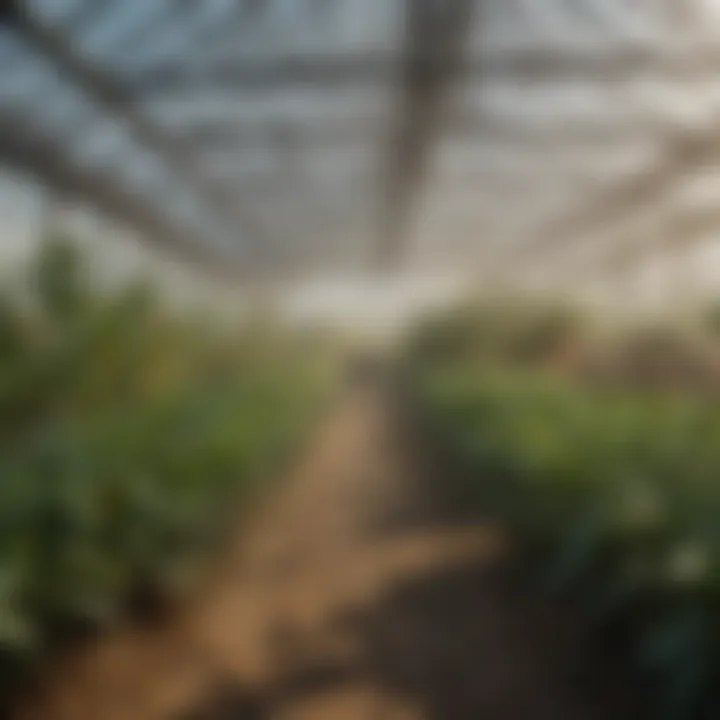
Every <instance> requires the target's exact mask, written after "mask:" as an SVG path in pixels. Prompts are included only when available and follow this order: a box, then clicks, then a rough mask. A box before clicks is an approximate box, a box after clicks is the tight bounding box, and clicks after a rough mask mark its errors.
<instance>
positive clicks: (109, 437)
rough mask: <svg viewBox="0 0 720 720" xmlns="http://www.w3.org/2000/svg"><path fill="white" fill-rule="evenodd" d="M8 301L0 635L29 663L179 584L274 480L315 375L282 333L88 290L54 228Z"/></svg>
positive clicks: (5, 650) (76, 260)
mask: <svg viewBox="0 0 720 720" xmlns="http://www.w3.org/2000/svg"><path fill="white" fill-rule="evenodd" d="M25 286H26V291H25V292H24V293H22V295H21V296H18V297H15V296H14V297H5V298H4V299H3V300H2V301H1V302H0V651H1V653H2V657H3V658H4V659H5V665H4V667H5V670H7V673H6V672H5V671H4V670H0V672H3V673H4V674H6V675H7V676H8V677H10V671H11V670H13V671H14V670H15V669H17V668H18V667H20V666H23V665H32V664H33V663H35V662H36V661H37V660H38V659H39V658H40V657H42V654H43V653H44V652H45V651H46V650H47V649H48V647H49V645H51V644H52V643H53V642H54V641H55V639H56V637H57V636H60V635H64V634H65V633H66V632H67V630H68V629H69V628H76V627H95V626H97V625H102V624H106V623H111V622H114V621H115V620H117V619H118V618H119V617H122V614H123V613H124V612H125V610H126V608H127V606H128V604H129V603H130V602H131V601H132V600H133V598H136V597H138V596H140V595H143V594H151V593H154V592H163V593H165V592H175V591H178V590H179V589H180V588H181V587H183V586H184V584H185V583H186V582H187V578H188V576H189V570H190V569H192V568H194V567H195V565H196V562H197V560H198V559H199V558H201V557H202V556H203V555H204V554H205V552H206V551H207V550H208V549H209V548H210V547H212V546H213V545H214V543H215V542H216V541H217V539H218V535H219V534H220V533H221V532H222V531H223V529H226V528H227V527H228V525H229V524H230V523H231V522H232V521H233V519H235V518H237V516H238V513H239V512H241V511H242V508H243V506H244V505H245V504H246V503H247V500H248V498H249V497H250V496H251V494H252V493H254V492H255V491H256V490H257V489H258V488H259V486H260V485H262V484H266V483H267V482H268V480H269V478H270V476H271V474H272V471H273V470H274V469H276V466H277V463H278V461H279V459H280V458H282V457H283V456H284V455H285V454H286V453H287V451H288V450H289V449H290V447H291V445H292V443H293V442H294V441H296V440H297V438H298V436H299V433H300V431H301V430H302V428H303V426H304V425H305V423H307V421H308V420H309V417H310V413H311V412H312V410H313V408H315V407H316V406H317V403H318V400H319V397H320V395H321V389H322V387H323V384H324V373H323V369H322V367H321V365H320V363H319V362H318V361H317V358H316V354H314V353H312V352H310V351H309V350H308V348H307V347H305V348H303V347H302V343H300V342H299V341H298V340H297V339H296V338H292V337H290V336H289V334H288V333H280V332H273V331H272V330H270V329H269V328H267V327H258V328H248V329H245V330H243V331H239V330H228V329H227V328H225V329H221V328H219V327H214V326H213V325H212V323H208V322H207V321H205V320H203V321H202V322H200V321H199V320H198V321H191V320H190V319H187V318H185V319H182V318H177V317H172V316H170V315H169V314H168V313H167V312H163V311H162V310H161V309H160V306H159V304H158V302H157V301H156V300H155V299H154V297H153V292H152V289H151V288H150V287H149V286H146V285H140V284H135V285H133V286H130V287H126V288H124V289H122V290H119V291H117V292H114V293H107V292H106V293H104V294H101V293H99V292H98V291H97V290H95V289H93V287H92V286H91V284H90V282H89V277H88V273H87V272H86V271H85V269H84V267H83V264H82V258H81V257H79V256H78V255H77V253H76V252H75V251H74V250H73V249H72V246H71V245H70V244H67V243H63V242H52V243H49V244H47V245H46V246H45V247H44V249H43V251H42V252H41V254H40V256H39V257H38V258H37V259H36V260H35V261H34V263H33V264H32V266H31V267H30V268H29V269H28V276H27V283H26V284H25Z"/></svg>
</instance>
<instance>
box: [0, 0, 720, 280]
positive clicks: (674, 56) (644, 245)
mask: <svg viewBox="0 0 720 720" xmlns="http://www.w3.org/2000/svg"><path fill="white" fill-rule="evenodd" d="M680 5H681V4H679V3H676V2H650V1H648V2H645V3H637V2H635V3H630V2H627V1H626V0H584V2H575V1H574V0H573V1H571V2H568V1H567V0H455V1H454V2H437V1H434V0H363V1H362V2H360V1H359V0H202V1H200V0H26V1H25V2H23V1H22V0H4V2H2V3H0V19H1V23H2V26H1V27H2V29H1V30H0V68H1V72H0V163H2V164H3V165H5V166H8V167H11V168H14V169H16V170H18V171H20V172H21V173H23V174H28V175H30V176H32V177H33V178H34V180H35V181H37V182H38V183H39V184H40V185H42V186H43V187H47V188H49V189H50V190H51V191H52V192H53V194H54V195H55V196H57V197H59V198H61V199H62V200H67V201H71V202H73V203H76V202H77V203H82V204H84V205H87V206H88V207H90V208H92V209H93V210H94V211H99V212H101V213H102V214H103V215H106V216H108V217H110V218H112V219H113V220H115V221H117V222H119V223H120V224H122V225H127V226H131V227H132V228H133V229H134V230H135V231H136V232H138V233H139V234H140V235H141V236H142V237H143V238H144V239H145V240H147V241H148V242H155V243H161V244H163V245H165V246H167V247H168V248H169V249H171V250H172V251H174V252H178V253H182V254H184V255H188V256H190V257H196V258H201V259H202V260H203V261H206V262H208V263H209V264H211V265H214V266H216V267H218V268H221V269H230V270H232V271H236V270H249V271H251V272H253V273H257V272H261V271H270V272H277V273H282V272H286V271H296V270H297V269H298V268H303V267H316V266H319V265H323V266H329V267H332V266H344V267H347V266H352V265H356V266H357V265H362V266H388V267H389V266H397V265H399V264H404V265H406V266H407V267H413V266H414V265H421V264H425V265H430V266H432V265H433V264H434V263H450V264H452V263H456V264H460V265H467V264H468V263H470V264H477V265H478V266H482V267H484V268H486V269H487V268H491V270H492V272H493V273H501V272H512V273H515V274H520V273H521V269H522V267H525V266H527V261H528V260H529V259H532V261H533V263H532V265H533V267H536V266H537V262H538V261H539V260H540V259H543V262H545V264H546V265H547V267H549V268H557V267H558V262H559V261H562V267H563V268H565V267H566V266H567V263H577V265H578V267H579V268H582V269H583V271H584V270H586V269H588V270H590V271H592V272H596V271H600V270H602V271H605V270H612V271H615V270H616V269H618V268H622V267H625V266H626V265H628V264H631V263H635V262H637V261H639V260H641V259H643V258H644V257H646V256H647V252H648V250H651V251H653V252H655V251H657V250H658V248H660V247H662V248H670V247H673V246H675V245H676V244H677V243H678V242H679V241H680V240H682V241H683V242H686V241H694V240H699V239H702V238H703V237H706V236H707V235H708V234H710V233H713V232H714V231H715V229H716V226H717V225H718V220H719V219H720V218H718V217H717V215H718V211H717V207H718V203H717V198H716V197H714V196H713V192H712V188H713V183H712V182H709V183H708V182H707V181H708V180H710V181H712V180H713V178H712V174H711V173H708V167H710V168H711V169H712V166H713V165H714V164H716V160H717V159H718V158H717V157H716V156H717V153H718V152H719V151H720V148H718V147H716V145H717V144H716V132H717V130H718V129H720V116H719V111H720V84H718V83H716V82H715V73H716V70H717V69H718V68H720V47H718V44H717V38H718V37H720V23H718V22H715V21H716V20H717V19H718V17H719V16H720V13H718V12H717V5H720V3H711V2H709V0H705V2H702V3H701V2H700V1H699V0H697V1H696V2H695V3H694V4H693V3H684V4H682V5H681V7H680ZM708 188H710V191H709V192H708V191H707V190H708ZM701 190H702V191H701ZM715 193H716V194H717V189H715ZM571 249H572V251H573V252H572V253H571V252H570V250H571ZM563 272H567V270H563Z"/></svg>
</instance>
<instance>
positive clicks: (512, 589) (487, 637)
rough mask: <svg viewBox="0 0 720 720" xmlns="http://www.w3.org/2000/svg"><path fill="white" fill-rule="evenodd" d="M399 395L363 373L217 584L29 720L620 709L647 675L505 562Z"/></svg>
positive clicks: (121, 640)
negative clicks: (586, 633)
mask: <svg viewBox="0 0 720 720" xmlns="http://www.w3.org/2000/svg"><path fill="white" fill-rule="evenodd" d="M445 474H446V473H444V471H443V468H442V467H440V466H439V465H438V463H437V462H433V461H432V460H431V458H430V455H429V453H428V452H427V450H426V448H425V447H424V446H423V443H421V442H419V441H418V439H417V436H416V434H415V432H414V431H413V429H412V428H411V427H410V423H409V422H408V421H407V420H406V419H405V418H404V414H403V413H402V412H400V410H399V408H398V406H397V403H396V401H395V400H394V399H393V394H392V393H391V392H389V391H388V390H387V389H385V388H383V387H380V386H379V385H378V384H375V385H372V386H371V387H363V388H353V389H349V390H348V391H347V392H346V393H345V395H344V396H343V397H342V398H341V399H340V401H339V402H338V405H337V407H336V409H335V410H333V411H332V412H331V413H329V415H328V417H327V418H326V420H325V421H324V422H322V423H321V426H320V427H319V428H318V429H317V432H316V433H315V435H314V437H313V438H311V441H310V442H309V444H308V447H307V449H306V452H305V453H304V454H303V456H302V457H301V458H300V460H299V461H298V463H297V465H296V467H295V468H294V469H293V470H292V471H291V472H290V477H288V478H287V479H286V482H285V483H284V484H282V485H281V487H280V489H279V490H278V492H277V494H276V496H275V497H274V498H273V499H272V500H271V501H270V502H269V503H267V504H266V506H265V507H264V508H263V509H262V510H261V511H260V512H259V513H258V516H257V517H255V518H254V519H253V520H252V522H251V526H250V527H247V524H246V526H245V527H244V528H243V530H242V531H241V532H239V533H238V536H237V538H236V539H235V541H234V542H233V546H232V547H231V548H230V549H229V552H228V554H227V558H226V559H224V560H223V562H222V563H221V567H220V568H219V569H218V572H217V573H216V574H215V575H214V579H213V581H212V583H211V584H210V586H208V587H205V588H203V591H202V593H201V594H200V597H199V598H197V599H196V600H195V601H194V602H193V603H192V604H191V605H190V607H187V608H185V609H184V610H182V611H181V612H179V613H178V614H177V616H175V617H172V618H169V619H168V620H166V621H164V622H163V623H162V626H160V627H156V628H154V629H147V628H145V629H137V630H133V631H127V630H126V631H122V632H119V633H118V634H117V636H115V637H110V638H105V639H103V640H101V641H99V642H98V643H97V644H96V645H94V646H93V647H91V648H85V649H83V650H81V651H79V652H78V653H77V654H76V656H75V657H72V658H69V659H68V660H67V661H66V662H64V663H63V664H62V666H61V667H60V668H56V669H55V671H54V672H53V674H52V680H51V681H49V682H48V684H47V688H46V690H45V691H44V692H43V693H41V694H38V696H37V698H36V705H37V707H35V708H33V709H31V710H29V711H25V712H21V713H20V714H19V715H20V717H19V720H416V719H419V718H427V719H429V720H465V719H467V720H590V719H598V720H610V719H611V718H612V720H621V719H622V718H628V719H630V718H634V717H636V713H635V711H634V709H633V708H632V707H631V703H630V701H629V700H628V698H629V697H630V696H631V695H630V693H628V692H626V690H625V688H624V687H622V684H621V683H620V681H619V680H617V679H615V678H612V677H609V674H608V671H607V670H606V668H605V667H604V666H603V664H602V663H600V661H599V659H598V658H597V657H595V658H594V657H593V655H592V653H591V651H590V649H589V648H590V645H591V644H590V643H589V642H587V640H586V639H585V638H583V634H582V632H580V631H579V630H578V629H577V627H575V624H574V623H573V622H572V621H571V620H570V619H569V618H568V617H567V616H566V614H564V613H562V612H560V611H558V610H553V609H551V608H548V607H545V606H542V607H540V606H538V601H537V600H532V599H531V598H530V597H528V596H527V595H526V594H524V593H523V591H522V590H521V589H520V584H519V583H517V582H513V581H512V580H511V574H510V573H508V572H506V566H507V543H506V540H505V538H504V535H503V533H502V531H501V530H500V528H499V527H496V526H495V525H494V524H492V523H489V524H484V525H481V524H479V523H477V522H475V523H471V524H469V523H468V522H463V521H461V520H460V516H459V515H458V516H454V515H453V512H454V511H453V508H452V505H453V502H454V501H453V500H452V496H453V493H452V492H450V488H451V486H452V483H451V482H450V480H449V479H448V478H447V477H446V476H445Z"/></svg>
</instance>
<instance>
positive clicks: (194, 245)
mask: <svg viewBox="0 0 720 720" xmlns="http://www.w3.org/2000/svg"><path fill="white" fill-rule="evenodd" d="M0 160H2V162H3V163H5V164H7V165H9V166H11V167H14V168H16V169H17V170H19V171H20V172H23V173H28V174H30V175H32V176H33V177H34V178H35V179H36V180H37V181H38V182H40V183H41V184H43V185H46V186H48V187H51V188H52V189H53V190H55V191H56V192H57V193H58V194H59V195H61V196H63V197H71V198H79V199H82V200H87V201H90V203H91V204H93V205H94V206H96V207H97V208H98V209H100V210H101V211H102V212H103V213H105V214H107V215H108V216H110V217H112V218H114V219H116V220H117V221H119V222H120V223H121V224H123V225H125V226H129V227H133V228H134V229H136V230H138V231H140V232H141V233H142V234H143V235H146V236H147V237H148V238H149V239H151V240H153V241H155V242H157V243H158V244H160V245H162V246H165V247H167V248H169V249H171V250H173V251H174V252H175V253H179V254H180V255H182V256H183V257H185V258H187V259H189V260H193V261H195V262H197V261H201V262H202V263H203V264H205V265H207V266H209V267H215V268H218V269H219V268H227V267H228V261H229V258H228V257H227V256H226V254H223V253H221V252H220V249H219V248H215V249H211V248H209V247H208V245H207V242H204V241H203V239H202V238H199V237H197V236H195V235H194V234H192V233H189V232H188V231H186V230H184V229H183V228H182V227H180V226H179V225H178V224H177V223H174V222H172V221H170V220H169V219H168V218H167V217H166V216H165V215H164V213H162V212H159V211H158V209H157V207H156V206H155V205H154V204H153V203H152V201H149V199H148V198H145V197H144V196H142V195H140V194H138V193H136V192H132V191H129V190H126V189H123V188H120V187H118V186H117V185H116V184H115V183H113V182H112V180H111V179H110V178H109V177H108V176H107V174H106V173H104V172H102V171H99V170H97V169H87V168H81V167H79V166H78V165H77V163H75V162H73V160H72V158H71V157H70V156H69V155H68V154H67V153H66V152H64V151H63V150H62V149H61V148H60V147H59V146H58V144H57V143H53V142H50V141H48V140H47V139H43V138H40V137H38V136H36V135H33V134H30V133H28V132H27V130H26V128H25V126H23V125H21V124H20V123H14V122H10V121H7V120H1V121H0ZM221 255H222V257H221Z"/></svg>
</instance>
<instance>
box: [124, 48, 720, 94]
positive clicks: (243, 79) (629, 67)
mask: <svg viewBox="0 0 720 720" xmlns="http://www.w3.org/2000/svg"><path fill="white" fill-rule="evenodd" d="M451 59H452V55H451V54H450V53H449V54H448V57H447V60H451ZM401 62H402V57H401V56H400V55H398V54H397V53H391V54H387V53H384V54H383V53H373V54H366V53H363V54H343V55H339V54H338V55H328V54H327V53H325V54H318V55H313V54H310V53H302V54H297V55H291V56H287V57H284V58H278V59H273V60H265V59H263V60H258V61H249V60H247V58H238V59H226V60H224V61H222V62H217V63H212V64H209V65H208V66H207V67H205V68H202V67H200V68H198V69H197V70H194V71H193V72H192V73H189V72H188V71H187V69H186V68H183V67H182V64H181V63H173V64H166V65H163V64H158V65H157V66H155V67H153V68H149V69H147V70H143V71H140V72H135V73H132V74H128V75H127V78H126V81H127V84H128V86H129V87H131V88H132V89H133V90H134V92H136V93H138V94H140V95H148V96H154V97H162V96H163V95H177V94H181V93H184V92H189V91H197V90H207V89H213V90H218V89H219V90H223V91H238V92H270V91H279V90H282V89H284V88H289V87H294V86H303V85H313V86H322V87H327V88H328V89H331V88H346V87H347V85H348V84H375V83H379V82H383V81H385V80H387V79H388V77H392V75H393V73H395V72H396V71H397V67H398V65H399V64H400V63H401ZM436 62H437V58H434V57H433V56H432V54H428V55H426V56H424V55H423V54H422V53H420V54H419V56H418V57H417V58H416V59H415V64H416V66H417V67H419V68H420V69H421V73H420V82H430V81H431V77H432V73H431V72H430V70H431V69H432V66H433V64H434V63H436ZM719 68H720V51H718V49H717V48H707V49H704V50H701V51H700V52H698V51H697V48H695V50H694V51H692V49H691V48H687V50H686V51H674V52H671V51H667V50H665V51H664V50H662V49H658V50H651V49H649V48H632V47H626V48H622V47H620V48H614V47H612V46H608V48H607V50H606V51H599V50H592V51H587V52H583V51H581V50H578V49H577V48H573V49H565V50H563V49H562V48H546V49H527V50H511V49H508V50H498V51H495V52H493V53H486V54H480V55H477V54H475V55H473V56H470V57H467V58H463V59H461V60H459V61H458V69H459V71H461V72H462V73H463V74H464V75H465V76H466V77H469V78H470V79H475V80H477V81H482V80H487V79H493V80H496V79H506V80H512V81H517V82H537V81H552V82H562V83H567V82H577V83H586V82H592V81H603V82H622V81H625V80H628V79H634V78H637V77H638V76H643V75H645V76H647V75H654V76H662V77H668V78H677V79H678V80H682V79H684V78H687V77H688V76H695V77H703V76H705V77H707V78H711V77H712V75H713V73H715V72H717V70H718V69H719Z"/></svg>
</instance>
